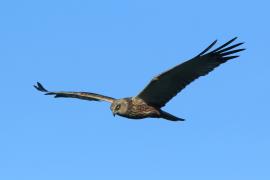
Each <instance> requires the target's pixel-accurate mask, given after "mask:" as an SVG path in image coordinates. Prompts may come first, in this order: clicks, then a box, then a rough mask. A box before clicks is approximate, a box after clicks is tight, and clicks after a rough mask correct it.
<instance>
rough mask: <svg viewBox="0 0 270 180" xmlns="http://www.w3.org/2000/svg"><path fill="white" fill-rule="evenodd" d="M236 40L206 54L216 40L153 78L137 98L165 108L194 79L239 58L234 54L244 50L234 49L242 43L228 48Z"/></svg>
mask: <svg viewBox="0 0 270 180" xmlns="http://www.w3.org/2000/svg"><path fill="white" fill-rule="evenodd" d="M236 39H237V37H235V38H233V39H231V40H230V41H228V42H226V43H225V44H223V45H221V46H220V47H218V48H216V49H214V50H213V51H210V52H208V51H209V50H210V49H211V48H212V47H213V46H214V45H215V44H216V43H217V40H215V41H214V42H213V43H211V44H210V45H209V46H208V47H207V48H206V49H205V50H203V51H202V52H201V53H200V54H198V55H197V56H196V57H194V58H192V59H191V60H189V61H186V62H184V63H182V64H179V65H177V66H175V67H173V68H172V69H170V70H168V71H166V72H164V73H162V74H160V75H159V76H157V77H155V78H153V79H152V80H151V82H150V83H149V84H148V85H147V86H146V87H145V88H144V89H143V91H142V92H140V93H139V95H137V97H139V98H141V99H143V100H144V101H145V102H146V103H148V104H150V105H153V106H156V107H159V108H161V107H163V106H165V104H166V103H167V102H168V101H170V100H171V99H172V98H173V97H174V96H176V95H177V94H178V93H179V92H180V91H181V90H183V89H184V88H185V87H186V86H187V85H188V84H190V83H191V82H192V81H194V80H195V79H197V78H199V77H200V76H205V75H207V74H208V73H209V72H211V71H212V70H214V69H215V68H216V67H218V66H219V65H220V64H222V63H225V62H227V61H228V60H230V59H234V58H237V57H239V56H238V55H234V54H235V53H237V52H240V51H243V50H245V49H244V48H242V49H235V48H236V47H238V46H240V45H242V44H244V43H237V44H234V45H231V46H229V45H230V44H231V43H232V42H234V41H235V40H236Z"/></svg>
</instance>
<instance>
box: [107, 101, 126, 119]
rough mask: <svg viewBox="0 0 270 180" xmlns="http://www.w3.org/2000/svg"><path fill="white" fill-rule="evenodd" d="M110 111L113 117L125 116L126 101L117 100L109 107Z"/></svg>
mask: <svg viewBox="0 0 270 180" xmlns="http://www.w3.org/2000/svg"><path fill="white" fill-rule="evenodd" d="M110 108H111V111H112V113H113V115H114V116H115V115H116V114H118V115H125V114H126V112H127V110H128V100H127V99H117V100H115V101H114V102H113V103H112V105H111V107H110Z"/></svg>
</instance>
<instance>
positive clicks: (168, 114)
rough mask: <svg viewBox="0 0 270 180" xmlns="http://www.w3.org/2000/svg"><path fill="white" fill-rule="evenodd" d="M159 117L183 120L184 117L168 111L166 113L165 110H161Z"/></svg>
mask: <svg viewBox="0 0 270 180" xmlns="http://www.w3.org/2000/svg"><path fill="white" fill-rule="evenodd" d="M160 117H161V118H164V119H167V120H169V121H185V120H184V119H182V118H179V117H176V116H174V115H171V114H170V113H167V112H165V111H161V114H160Z"/></svg>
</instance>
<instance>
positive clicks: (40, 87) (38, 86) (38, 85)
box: [34, 82, 48, 92]
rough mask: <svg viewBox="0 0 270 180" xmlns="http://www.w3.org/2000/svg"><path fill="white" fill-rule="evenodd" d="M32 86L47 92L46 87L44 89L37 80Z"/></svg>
mask: <svg viewBox="0 0 270 180" xmlns="http://www.w3.org/2000/svg"><path fill="white" fill-rule="evenodd" d="M34 88H36V89H37V90H38V91H41V92H48V91H47V89H45V88H44V87H43V86H42V84H41V83H40V82H37V84H36V85H34Z"/></svg>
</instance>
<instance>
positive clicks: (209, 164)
mask: <svg viewBox="0 0 270 180" xmlns="http://www.w3.org/2000/svg"><path fill="white" fill-rule="evenodd" d="M269 5H270V4H269V1H266V0H265V1H262V0H258V1H243V0H241V1H233V0H227V1H210V0H204V1H200V2H199V1H194V0H190V1H176V0H174V1H173V0H167V1H158V0H155V1H153V0H146V1H143V0H136V1H118V0H115V1H109V0H101V1H80V0H79V1H68V0H66V1H61V0H60V1H51V0H47V1H30V0H25V1H23V0H22V1H18V0H17V1H16V0H10V1H2V2H0V22H1V23H0V32H1V33H0V49H1V53H0V59H1V66H0V81H1V93H0V99H1V103H0V109H1V110H0V111H1V113H0V179H4V180H18V179H20V180H24V179H25V180H36V179H38V180H43V179H44V180H47V179H50V180H62V179H63V180H69V179H80V180H86V179H96V180H104V179H113V180H114V179H115V180H122V179H123V180H124V179H129V180H133V179H134V180H135V179H136V180H137V179H156V180H159V179H171V180H178V179H185V180H195V179H205V180H216V179H219V180H223V179H224V180H225V179H226V180H227V179H235V180H236V179H245V180H251V179H260V180H268V179H269V178H270V171H269V169H270V163H269V162H270V155H269V152H270V141H269V137H270V132H269V126H270V122H269V120H270V116H269V100H270V98H269V97H270V96H269V92H270V85H269V77H270V72H269V66H270V61H269V41H270V36H269V32H270V26H269V16H270V13H269ZM235 36H238V37H239V40H238V41H239V42H241V41H244V42H245V43H246V44H245V45H244V47H245V48H247V50H246V51H245V52H241V57H240V58H238V59H235V60H233V61H231V62H228V63H226V64H225V65H223V66H221V67H220V68H218V69H217V70H216V71H214V72H213V73H211V74H210V75H209V76H207V77H203V78H200V79H199V80H197V81H196V82H195V83H193V84H191V85H190V86H188V87H187V88H186V89H185V90H184V91H183V92H182V93H181V94H179V95H178V96H177V97H176V98H174V99H173V100H172V101H171V102H170V103H168V104H167V106H166V107H165V108H164V109H165V110H167V111H169V112H171V113H172V114H175V115H177V116H179V117H183V118H185V119H187V121H185V122H180V123H172V122H168V121H163V120H159V119H146V120H143V121H133V120H129V119H124V118H121V117H115V118H114V117H113V116H112V114H111V112H110V110H109V104H107V103H99V102H87V101H79V100H74V99H53V98H51V97H46V96H43V95H42V94H40V93H39V92H37V91H36V90H35V89H34V88H33V87H32V85H33V84H34V83H35V82H36V81H40V82H42V83H43V84H44V86H45V87H47V88H48V89H50V90H74V91H80V90H81V91H90V92H96V93H101V94H105V95H108V96H113V97H115V98H121V97H128V96H133V95H136V94H137V93H138V92H139V91H140V90H141V89H142V88H143V87H144V86H145V85H146V84H147V83H148V82H149V80H150V79H151V78H152V77H153V76H154V75H157V74H159V73H160V72H162V71H164V70H166V69H168V68H170V67H172V66H174V65H176V64H179V63H181V62H183V61H185V60H188V59H189V58H192V57H193V56H194V55H196V54H197V53H199V52H200V51H201V50H203V49H204V48H205V47H206V46H207V45H209V43H211V42H212V41H213V40H215V39H218V40H219V43H220V44H221V43H224V42H225V41H227V40H229V39H231V38H233V37H235Z"/></svg>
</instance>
